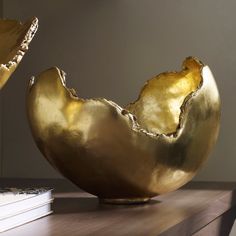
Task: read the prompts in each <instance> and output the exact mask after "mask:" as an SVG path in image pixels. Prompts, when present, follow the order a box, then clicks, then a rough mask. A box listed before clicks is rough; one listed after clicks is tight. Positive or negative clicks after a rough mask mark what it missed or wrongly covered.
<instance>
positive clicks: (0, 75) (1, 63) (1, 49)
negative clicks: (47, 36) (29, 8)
mask: <svg viewBox="0 0 236 236" xmlns="http://www.w3.org/2000/svg"><path fill="white" fill-rule="evenodd" d="M37 28H38V19H37V18H36V17H34V18H32V19H30V20H28V21H26V22H25V23H24V24H22V23H21V22H19V21H16V20H6V19H0V89H2V87H3V86H4V85H5V83H6V82H7V80H8V79H9V77H10V76H11V74H12V73H13V72H14V71H15V69H16V67H17V66H18V64H19V63H20V61H21V59H22V58H23V56H24V54H25V53H26V51H27V50H28V46H29V43H30V41H31V40H32V38H33V37H34V35H35V33H36V31H37Z"/></svg>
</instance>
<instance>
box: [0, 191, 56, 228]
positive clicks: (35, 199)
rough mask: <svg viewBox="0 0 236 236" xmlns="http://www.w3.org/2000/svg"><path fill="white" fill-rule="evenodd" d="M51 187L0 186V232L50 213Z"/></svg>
mask: <svg viewBox="0 0 236 236" xmlns="http://www.w3.org/2000/svg"><path fill="white" fill-rule="evenodd" d="M52 201H53V198H52V189H48V188H31V189H29V188H28V189H18V188H0V232H3V231H5V230H8V229H11V228H14V227H16V226H19V225H22V224H25V223H27V222H30V221H32V220H35V219H38V218H40V217H42V216H45V215H48V214H50V213H51V212H52V211H51V202H52Z"/></svg>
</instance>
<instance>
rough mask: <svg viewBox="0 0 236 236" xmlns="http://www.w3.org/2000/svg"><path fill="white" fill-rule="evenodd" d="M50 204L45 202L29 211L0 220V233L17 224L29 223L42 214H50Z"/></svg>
mask: <svg viewBox="0 0 236 236" xmlns="http://www.w3.org/2000/svg"><path fill="white" fill-rule="evenodd" d="M51 213H52V211H51V205H50V204H46V205H42V206H38V207H35V208H32V209H31V210H29V211H25V212H22V213H20V214H17V215H13V216H11V217H8V218H5V219H2V220H0V233H2V232H4V231H6V230H9V229H12V228H15V227H17V226H20V225H23V224H26V223H29V222H31V221H34V220H36V219H39V218H41V217H43V216H46V215H49V214H51Z"/></svg>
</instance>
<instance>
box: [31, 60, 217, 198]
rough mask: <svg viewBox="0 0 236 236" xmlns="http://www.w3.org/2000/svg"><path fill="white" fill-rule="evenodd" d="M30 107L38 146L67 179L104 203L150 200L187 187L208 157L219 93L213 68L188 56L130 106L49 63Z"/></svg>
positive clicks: (36, 80)
mask: <svg viewBox="0 0 236 236" xmlns="http://www.w3.org/2000/svg"><path fill="white" fill-rule="evenodd" d="M27 113H28V119H29V123H30V127H31V130H32V134H33V137H34V139H35V142H36V144H37V146H38V148H39V149H40V151H41V152H42V154H43V155H44V156H45V157H46V159H47V160H48V161H49V162H50V163H51V165H52V166H54V167H55V168H56V169H57V170H59V172H60V173H62V174H63V175H64V176H65V177H67V178H68V179H70V180H71V181H72V182H73V183H75V184H76V185H78V186H79V187H80V188H82V189H84V190H86V191H87V192H89V193H92V194H94V195H97V196H98V197H99V198H100V199H101V200H102V201H105V202H110V203H130V202H143V201H146V200H148V199H150V198H151V197H153V196H156V195H158V194H163V193H166V192H169V191H173V190H175V189H177V188H179V187H181V186H182V185H184V184H185V183H187V182H188V181H190V180H191V179H192V178H193V176H194V175H195V174H196V173H197V171H198V170H199V168H200V167H201V166H202V165H203V163H204V162H205V161H206V159H207V157H208V156H209V153H210V151H211V149H212V147H213V145H214V144H215V142H216V139H217V136H218V131H219V121H220V98H219V93H218V90H217V86H216V83H215V80H214V78H213V75H212V73H211V71H210V69H209V67H208V66H204V65H203V64H202V63H201V62H200V61H198V60H197V59H196V58H192V57H189V58H187V59H186V60H185V61H184V63H183V69H182V71H180V72H168V73H162V74H160V75H158V76H156V77H154V78H153V79H151V80H149V81H148V82H147V83H146V84H145V86H144V87H143V89H142V91H141V93H140V96H139V98H138V99H137V101H135V102H134V103H131V104H129V105H128V106H127V107H126V108H122V107H120V106H118V105H117V104H116V103H114V102H112V101H108V100H106V99H80V98H78V97H77V95H76V93H75V91H74V90H73V89H68V88H67V87H66V84H65V74H64V73H63V72H62V71H60V70H59V69H58V68H51V69H48V70H46V71H44V72H42V73H41V74H40V75H38V76H36V77H35V78H32V80H31V82H30V86H29V90H28V94H27Z"/></svg>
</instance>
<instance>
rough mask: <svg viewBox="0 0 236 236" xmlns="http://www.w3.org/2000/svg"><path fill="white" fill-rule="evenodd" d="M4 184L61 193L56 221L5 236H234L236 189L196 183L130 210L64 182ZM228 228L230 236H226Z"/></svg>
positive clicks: (43, 221)
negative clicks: (232, 233)
mask: <svg viewBox="0 0 236 236" xmlns="http://www.w3.org/2000/svg"><path fill="white" fill-rule="evenodd" d="M0 183H1V186H19V187H23V186H27V187H29V186H34V187H36V186H50V187H52V186H53V187H54V188H55V191H54V197H55V201H54V204H53V208H54V214H53V215H51V216H48V217H44V218H42V219H39V220H36V221H34V222H32V223H29V224H26V225H24V226H21V227H18V228H16V229H13V230H10V231H8V232H6V233H3V234H1V236H15V235H17V236H21V235H22V236H25V235H26V236H27V235H33V236H49V235H53V236H54V235H59V236H60V235H70V236H74V235H96V236H100V235H101V236H106V235H114V236H116V235H117V236H121V235H122V236H126V235H127V236H132V235H140V236H141V235H145V236H147V235H148V236H149V235H150V236H152V235H153V236H154V235H155V236H156V235H162V236H163V235H164V236H166V235H174V236H177V235H180V236H185V235H186V236H188V235H193V234H195V235H196V236H198V235H203V234H200V231H201V230H203V229H204V230H205V232H208V231H207V227H208V226H211V229H210V228H209V229H210V230H211V232H229V231H230V227H231V226H232V224H230V223H229V222H231V221H232V222H233V219H234V218H235V214H234V213H232V212H234V211H230V209H233V207H234V206H236V191H235V189H236V183H215V182H213V183H211V182H192V183H189V184H188V185H186V186H185V187H183V188H181V189H179V190H177V191H175V192H172V193H169V194H166V195H162V196H158V197H156V198H154V199H152V200H151V202H150V203H148V204H144V205H130V206H116V205H105V204H104V205H102V204H99V202H98V200H97V198H96V197H94V196H92V195H90V194H88V193H85V192H82V191H81V190H79V189H78V188H76V187H75V186H73V185H72V184H71V183H69V182H68V181H66V180H63V179H61V180H25V179H21V180H20V179H18V180H14V179H1V180H0ZM227 212H231V213H230V214H229V213H227ZM225 215H227V217H226V216H225ZM215 220H216V221H215ZM214 221H215V223H214V224H213V222H214ZM224 227H226V228H227V230H223V231H221V230H222V229H223V228H224ZM202 232H204V231H202ZM209 232H210V231H209ZM197 233H198V234H197ZM208 235H210V234H208ZM213 235H214V234H213ZM216 235H220V236H224V234H216ZM225 235H227V234H225Z"/></svg>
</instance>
